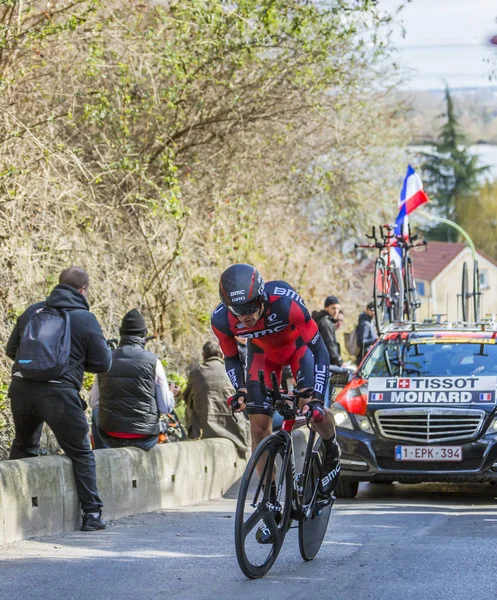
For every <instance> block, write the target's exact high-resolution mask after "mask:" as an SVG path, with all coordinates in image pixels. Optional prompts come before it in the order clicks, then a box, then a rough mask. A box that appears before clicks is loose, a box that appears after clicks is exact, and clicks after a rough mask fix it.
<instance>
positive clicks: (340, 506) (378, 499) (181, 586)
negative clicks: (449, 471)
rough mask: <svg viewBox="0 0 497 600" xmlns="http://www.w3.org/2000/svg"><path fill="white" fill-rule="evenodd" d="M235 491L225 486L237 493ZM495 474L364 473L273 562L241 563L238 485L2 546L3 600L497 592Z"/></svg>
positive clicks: (350, 597) (379, 597) (338, 599)
mask: <svg viewBox="0 0 497 600" xmlns="http://www.w3.org/2000/svg"><path fill="white" fill-rule="evenodd" d="M234 495H235V494H234V493H233V494H231V496H234ZM496 496H497V486H485V485H482V486H469V485H465V486H449V485H438V484H437V485H435V484H424V485H420V486H407V485H400V484H394V485H390V486H388V485H362V486H361V488H360V492H359V495H358V497H357V498H356V499H355V500H350V501H339V502H337V503H336V504H335V507H334V509H333V512H332V516H331V520H330V526H329V528H328V533H327V535H326V538H325V541H324V544H323V546H322V548H321V551H320V553H319V554H318V556H317V557H316V559H315V560H314V561H313V562H310V563H304V562H303V561H302V560H301V558H300V555H299V551H298V541H297V532H296V530H291V531H290V532H289V534H288V535H287V538H286V541H285V545H284V547H283V550H282V552H281V554H280V556H279V558H278V560H277V561H276V563H275V565H274V566H273V569H272V570H271V572H270V573H269V574H268V575H267V576H266V577H265V578H264V579H260V580H257V581H249V580H247V579H246V578H245V577H244V576H243V575H242V574H241V572H240V571H239V569H238V565H237V562H236V558H235V555H234V547H233V512H234V507H235V500H234V498H233V497H228V498H224V499H222V500H219V501H216V502H210V503H206V504H203V505H198V506H193V507H189V508H186V509H182V510H177V511H163V512H160V513H152V514H147V515H140V516H136V517H130V518H126V519H120V520H118V521H115V522H113V523H112V524H111V526H110V527H109V528H108V529H107V530H106V531H104V532H91V533H81V532H75V533H71V534H65V535H61V536H53V537H46V538H39V539H31V540H27V541H24V542H18V543H15V544H11V545H8V546H3V547H0V557H1V558H0V598H1V599H2V600H38V599H40V600H41V599H43V600H59V599H60V600H62V599H63V600H83V599H84V600H152V599H153V600H157V599H160V598H167V599H169V598H171V599H174V600H176V599H187V598H188V599H194V598H195V599H199V600H201V599H217V598H230V599H234V600H245V599H247V600H248V599H250V600H252V599H257V600H266V599H267V600H270V599H271V600H279V599H281V600H283V599H285V600H287V599H292V598H323V599H326V600H328V599H334V600H342V599H344V600H345V599H347V600H363V599H369V598H371V599H373V600H410V599H416V600H420V599H423V600H431V599H433V600H435V599H436V600H459V599H460V600H468V599H469V598H479V599H487V598H488V599H490V598H492V599H493V598H496V597H497V498H496Z"/></svg>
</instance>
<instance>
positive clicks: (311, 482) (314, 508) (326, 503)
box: [299, 439, 333, 561]
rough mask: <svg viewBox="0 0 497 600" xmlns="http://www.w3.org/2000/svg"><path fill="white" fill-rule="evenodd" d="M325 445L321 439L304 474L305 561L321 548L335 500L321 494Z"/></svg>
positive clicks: (302, 523)
mask: <svg viewBox="0 0 497 600" xmlns="http://www.w3.org/2000/svg"><path fill="white" fill-rule="evenodd" d="M322 455H323V444H322V442H321V440H320V439H319V440H318V441H317V443H316V445H315V447H314V450H313V451H312V453H311V456H310V459H309V464H308V469H307V472H306V473H304V478H305V479H304V485H303V492H302V503H301V506H302V514H301V515H300V520H299V549H300V555H301V556H302V558H303V559H304V560H307V561H309V560H312V559H313V558H314V557H315V556H316V554H317V553H318V552H319V549H320V548H321V544H322V543H323V540H324V536H325V535H326V530H327V529H328V522H329V520H330V514H331V508H332V506H333V498H332V497H331V496H322V495H321V494H320V493H319V478H320V473H321V462H322Z"/></svg>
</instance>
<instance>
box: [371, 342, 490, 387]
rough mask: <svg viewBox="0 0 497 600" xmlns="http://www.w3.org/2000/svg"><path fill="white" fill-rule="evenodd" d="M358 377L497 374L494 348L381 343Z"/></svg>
mask: <svg viewBox="0 0 497 600" xmlns="http://www.w3.org/2000/svg"><path fill="white" fill-rule="evenodd" d="M485 341H487V340H485ZM430 342H431V343H430ZM437 342H438V340H437ZM492 342H493V340H492ZM361 375H362V377H364V378H365V379H369V378H370V377H389V376H390V377H391V376H404V377H424V376H429V377H442V376H451V375H454V376H456V375H471V376H483V375H497V345H495V344H493V343H492V344H488V343H481V344H478V343H470V344H460V343H434V342H433V340H429V341H428V342H425V341H423V342H421V343H420V342H416V343H409V342H408V341H407V340H402V341H400V342H399V341H394V340H384V341H382V342H380V343H379V344H378V345H377V346H376V348H375V349H374V350H373V352H372V353H371V356H370V357H369V358H368V359H367V360H366V362H365V364H364V366H363V367H362V369H361Z"/></svg>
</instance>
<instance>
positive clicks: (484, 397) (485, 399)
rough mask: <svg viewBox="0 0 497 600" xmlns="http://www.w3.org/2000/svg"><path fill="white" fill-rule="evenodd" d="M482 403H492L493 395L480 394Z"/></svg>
mask: <svg viewBox="0 0 497 600" xmlns="http://www.w3.org/2000/svg"><path fill="white" fill-rule="evenodd" d="M480 402H492V394H491V393H481V394H480Z"/></svg>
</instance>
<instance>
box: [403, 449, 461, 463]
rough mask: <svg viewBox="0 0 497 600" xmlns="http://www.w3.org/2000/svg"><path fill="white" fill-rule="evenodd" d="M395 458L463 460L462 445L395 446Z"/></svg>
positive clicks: (435, 460)
mask: <svg viewBox="0 0 497 600" xmlns="http://www.w3.org/2000/svg"><path fill="white" fill-rule="evenodd" d="M395 460H422V461H426V462H430V461H433V462H442V461H446V462H458V461H461V460H462V446H395Z"/></svg>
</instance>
